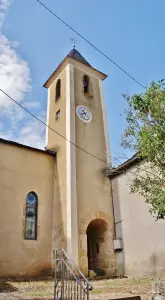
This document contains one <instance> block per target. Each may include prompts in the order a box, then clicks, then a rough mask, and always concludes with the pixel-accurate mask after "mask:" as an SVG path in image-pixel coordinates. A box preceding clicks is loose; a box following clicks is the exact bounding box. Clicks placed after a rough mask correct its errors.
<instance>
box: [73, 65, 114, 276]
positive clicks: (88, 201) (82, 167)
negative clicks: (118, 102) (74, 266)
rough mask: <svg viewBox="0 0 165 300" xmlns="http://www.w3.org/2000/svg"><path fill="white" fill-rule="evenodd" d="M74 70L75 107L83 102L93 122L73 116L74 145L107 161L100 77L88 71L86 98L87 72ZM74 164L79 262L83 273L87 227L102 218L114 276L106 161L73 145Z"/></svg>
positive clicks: (108, 267) (110, 205) (111, 212)
mask: <svg viewBox="0 0 165 300" xmlns="http://www.w3.org/2000/svg"><path fill="white" fill-rule="evenodd" d="M74 70H75V71H74V72H75V73H74V78H75V104H76V107H77V105H84V106H86V107H88V109H89V110H90V111H91V113H92V121H91V122H90V123H84V122H82V121H81V120H80V119H79V118H78V116H77V115H76V119H75V122H76V126H75V127H76V144H77V145H78V146H80V147H81V148H83V149H85V150H86V151H87V152H89V153H92V154H93V155H94V156H96V157H98V158H100V159H102V160H103V161H106V159H107V157H106V145H105V136H104V127H103V126H104V123H103V114H102V107H101V95H100V88H99V79H98V78H96V77H95V76H94V75H93V73H92V74H88V73H87V75H88V76H89V78H90V84H91V94H90V95H89V97H88V96H86V95H84V93H83V76H84V75H86V71H85V69H84V71H83V70H81V69H79V68H76V67H75V69H74ZM76 166H77V168H76V172H77V174H76V177H77V210H78V228H79V264H80V266H81V268H82V270H83V272H84V273H85V274H86V272H87V270H88V261H87V235H86V230H87V227H88V225H89V223H90V222H91V221H92V220H94V219H102V220H104V221H105V222H107V224H108V225H109V232H110V235H109V245H110V247H109V249H108V250H107V251H108V254H107V265H108V266H106V268H107V269H106V273H108V274H111V275H114V273H115V258H114V252H113V233H114V228H113V210H112V197H111V183H110V181H109V179H108V178H106V177H104V175H103V169H104V167H105V166H106V164H105V163H104V162H102V161H100V160H98V159H96V158H94V157H92V156H91V155H88V154H87V153H85V152H83V151H82V150H81V149H78V148H76ZM105 256H106V253H105ZM103 269H104V266H103Z"/></svg>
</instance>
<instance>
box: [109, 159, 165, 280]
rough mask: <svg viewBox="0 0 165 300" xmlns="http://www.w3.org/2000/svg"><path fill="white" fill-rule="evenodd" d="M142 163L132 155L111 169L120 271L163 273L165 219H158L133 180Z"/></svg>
mask: <svg viewBox="0 0 165 300" xmlns="http://www.w3.org/2000/svg"><path fill="white" fill-rule="evenodd" d="M139 163H141V164H142V163H143V162H142V161H139V158H137V156H136V155H135V156H133V157H132V158H131V159H129V160H128V161H126V162H125V163H124V164H123V165H121V166H120V167H118V168H117V169H114V170H113V171H112V172H111V175H110V179H111V182H112V192H113V203H114V216H115V241H114V247H115V249H116V250H115V251H116V260H117V275H127V276H129V277H132V276H137V277H138V276H164V274H165V220H159V221H155V219H154V217H153V216H152V215H151V214H150V213H149V206H148V204H146V203H145V199H144V198H143V197H142V196H141V195H139V194H138V193H130V184H131V181H132V179H133V176H134V173H135V170H136V168H137V165H138V164H139Z"/></svg>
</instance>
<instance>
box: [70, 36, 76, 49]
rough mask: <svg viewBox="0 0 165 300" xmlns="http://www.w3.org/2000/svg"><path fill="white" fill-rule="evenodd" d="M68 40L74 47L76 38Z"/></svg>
mask: <svg viewBox="0 0 165 300" xmlns="http://www.w3.org/2000/svg"><path fill="white" fill-rule="evenodd" d="M70 41H71V43H72V47H73V48H74V49H75V47H76V39H74V38H71V39H70Z"/></svg>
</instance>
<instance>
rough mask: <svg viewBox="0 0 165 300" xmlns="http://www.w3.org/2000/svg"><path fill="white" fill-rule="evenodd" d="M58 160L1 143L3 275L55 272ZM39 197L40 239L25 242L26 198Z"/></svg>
mask: <svg viewBox="0 0 165 300" xmlns="http://www.w3.org/2000/svg"><path fill="white" fill-rule="evenodd" d="M54 169H55V157H53V156H50V155H47V154H43V153H41V152H35V151H32V150H29V149H27V148H22V147H18V146H13V145H10V144H3V143H0V213H1V216H0V276H32V275H38V274H39V273H41V272H46V271H48V270H50V269H51V250H52V216H53V201H54V190H53V182H54ZM30 191H34V192H35V193H36V194H37V196H38V226H37V227H38V228H37V229H38V236H37V240H36V241H32V240H24V224H25V207H26V196H27V194H28V193H29V192H30Z"/></svg>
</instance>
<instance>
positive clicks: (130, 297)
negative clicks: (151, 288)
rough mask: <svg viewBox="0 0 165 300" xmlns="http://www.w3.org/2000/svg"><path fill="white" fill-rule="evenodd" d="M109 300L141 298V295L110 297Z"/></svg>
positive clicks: (134, 299) (137, 299) (135, 299)
mask: <svg viewBox="0 0 165 300" xmlns="http://www.w3.org/2000/svg"><path fill="white" fill-rule="evenodd" d="M108 300H141V297H140V296H138V295H137V296H136V295H134V296H122V297H119V296H116V297H112V298H108Z"/></svg>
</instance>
